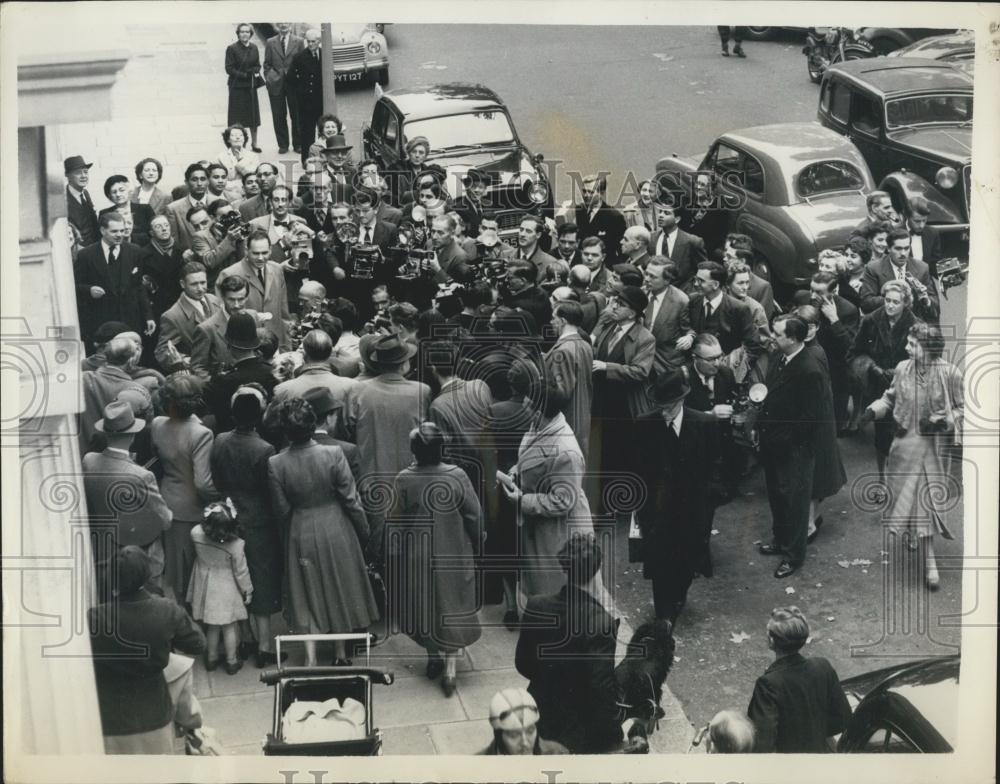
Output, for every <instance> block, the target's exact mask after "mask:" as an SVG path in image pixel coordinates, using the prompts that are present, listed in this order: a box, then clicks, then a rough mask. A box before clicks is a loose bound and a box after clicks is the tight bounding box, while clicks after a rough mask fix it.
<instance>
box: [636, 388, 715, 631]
mask: <svg viewBox="0 0 1000 784" xmlns="http://www.w3.org/2000/svg"><path fill="white" fill-rule="evenodd" d="M689 391H690V386H689V384H688V380H687V376H686V374H685V372H684V371H683V370H682V369H671V370H668V371H666V372H664V373H660V374H659V375H657V377H656V380H655V381H654V382H653V384H652V385H651V386H650V388H649V397H650V401H651V403H652V404H653V405H654V406H655V408H654V410H653V411H651V412H649V413H648V414H643V415H642V416H640V417H639V418H638V419H637V421H636V424H637V427H636V429H635V435H636V442H635V444H634V446H633V448H634V449H635V451H636V452H637V453H638V454H641V455H642V456H643V459H642V460H641V461H637V462H636V470H637V473H638V474H639V476H640V477H641V479H642V482H643V486H644V487H645V488H646V500H645V503H644V504H643V505H642V507H640V508H639V509H638V510H637V511H636V521H637V522H638V524H639V530H640V531H641V532H642V540H641V545H640V548H639V551H640V553H641V558H642V563H643V576H644V577H645V578H646V579H648V580H651V581H652V584H653V586H652V587H653V609H654V611H655V612H656V617H657V618H663V619H666V620H669V621H670V622H671V623H674V622H676V620H677V616H678V615H679V614H680V611H681V609H682V608H683V606H684V602H685V600H686V598H687V591H688V588H689V587H690V585H691V581H692V580H693V579H694V576H695V575H696V574H701V575H704V576H705V577H711V576H712V559H711V554H710V552H709V543H710V540H711V538H712V519H713V517H714V516H715V504H714V501H713V499H712V495H711V483H710V482H709V479H711V476H712V469H713V467H714V465H715V460H716V458H717V457H718V454H719V441H718V439H719V424H718V421H717V420H716V419H715V417H714V416H712V415H711V414H709V413H704V412H702V411H697V410H695V409H693V408H689V407H688V406H686V405H685V404H684V401H685V398H687V395H688V392H689Z"/></svg>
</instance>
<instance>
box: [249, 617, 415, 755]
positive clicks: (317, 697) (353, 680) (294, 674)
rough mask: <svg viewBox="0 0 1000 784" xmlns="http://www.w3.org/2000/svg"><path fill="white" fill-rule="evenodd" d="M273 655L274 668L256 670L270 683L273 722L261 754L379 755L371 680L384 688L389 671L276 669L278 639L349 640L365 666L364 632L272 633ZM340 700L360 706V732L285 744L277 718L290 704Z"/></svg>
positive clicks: (367, 648)
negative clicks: (360, 650) (362, 653)
mask: <svg viewBox="0 0 1000 784" xmlns="http://www.w3.org/2000/svg"><path fill="white" fill-rule="evenodd" d="M275 639H276V645H275V653H276V655H277V657H278V666H277V667H275V668H269V669H267V670H264V672H262V673H261V674H260V679H261V681H262V682H263V683H266V684H268V685H269V686H274V687H275V689H274V725H273V727H272V729H271V732H269V733H268V735H267V737H266V738H265V739H264V754H265V755H266V756H333V757H366V756H367V757H373V756H377V755H379V754H381V753H382V733H381V731H380V730H379V729H377V728H376V727H374V726H373V723H374V722H373V719H372V684H373V683H378V684H382V685H385V686H389V685H391V684H392V682H393V681H394V680H395V678H394V676H393V674H392V673H391V672H384V671H382V670H377V669H372V668H371V667H369V666H365V667H282V666H281V644H282V642H285V643H288V642H306V641H315V642H326V641H332V640H348V641H350V640H354V641H356V642H360V641H361V640H364V642H365V664H366V665H368V664H370V663H371V640H372V636H371V635H369V634H295V635H282V636H279V637H276V638H275ZM333 697H335V698H337V699H338V700H340V701H341V702H343V701H344V700H347V699H348V698H352V699H354V700H357V701H358V702H360V703H361V704H362V705H363V706H364V710H365V717H364V736H363V737H360V738H358V739H355V740H334V741H324V742H319V743H287V742H286V741H285V739H284V733H283V729H282V728H283V723H282V719H283V717H284V715H285V712H286V711H287V710H288V708H289V706H290V705H292V703H294V702H297V701H301V700H308V701H318V702H324V701H326V700H329V699H331V698H333Z"/></svg>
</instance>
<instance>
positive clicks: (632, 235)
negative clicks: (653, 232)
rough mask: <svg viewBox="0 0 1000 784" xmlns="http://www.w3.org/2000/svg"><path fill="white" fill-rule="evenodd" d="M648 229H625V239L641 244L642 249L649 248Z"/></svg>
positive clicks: (639, 227)
mask: <svg viewBox="0 0 1000 784" xmlns="http://www.w3.org/2000/svg"><path fill="white" fill-rule="evenodd" d="M649 236H650V235H649V229H647V228H646V227H645V226H629V227H628V228H627V229H625V238H626V239H628V240H631V241H633V242H639V243H641V244H642V249H643V250H646V249H647V248H649Z"/></svg>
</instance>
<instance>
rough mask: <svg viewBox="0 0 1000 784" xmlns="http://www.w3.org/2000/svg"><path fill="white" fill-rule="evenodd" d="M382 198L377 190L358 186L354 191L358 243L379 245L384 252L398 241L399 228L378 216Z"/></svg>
mask: <svg viewBox="0 0 1000 784" xmlns="http://www.w3.org/2000/svg"><path fill="white" fill-rule="evenodd" d="M379 203H380V198H379V195H378V193H377V192H376V191H374V190H371V189H369V188H358V189H357V190H356V191H355V192H354V214H355V216H356V217H357V220H358V244H359V245H364V246H366V247H372V246H374V247H377V248H378V249H379V250H380V251H382V253H383V254H385V253H386V252H387V251H388V250H389V248H391V247H392V246H394V245H395V244H396V242H397V239H398V237H397V229H396V227H395V226H394V225H393V224H391V223H386V222H385V221H381V220H379V218H378V208H379Z"/></svg>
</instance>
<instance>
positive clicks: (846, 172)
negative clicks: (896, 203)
mask: <svg viewBox="0 0 1000 784" xmlns="http://www.w3.org/2000/svg"><path fill="white" fill-rule="evenodd" d="M864 187H865V178H864V177H863V176H862V175H861V172H859V171H858V170H857V169H856V168H855V167H854V166H853V165H851V164H850V163H848V162H847V161H821V162H820V163H812V164H810V165H808V166H806V167H805V168H804V169H803V170H802V171H800V172H799V176H798V177H796V178H795V191H796V193H798V195H799V196H801V197H803V198H809V197H810V196H818V195H820V194H822V193H833V192H835V191H858V190H862V189H863V188H864Z"/></svg>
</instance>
